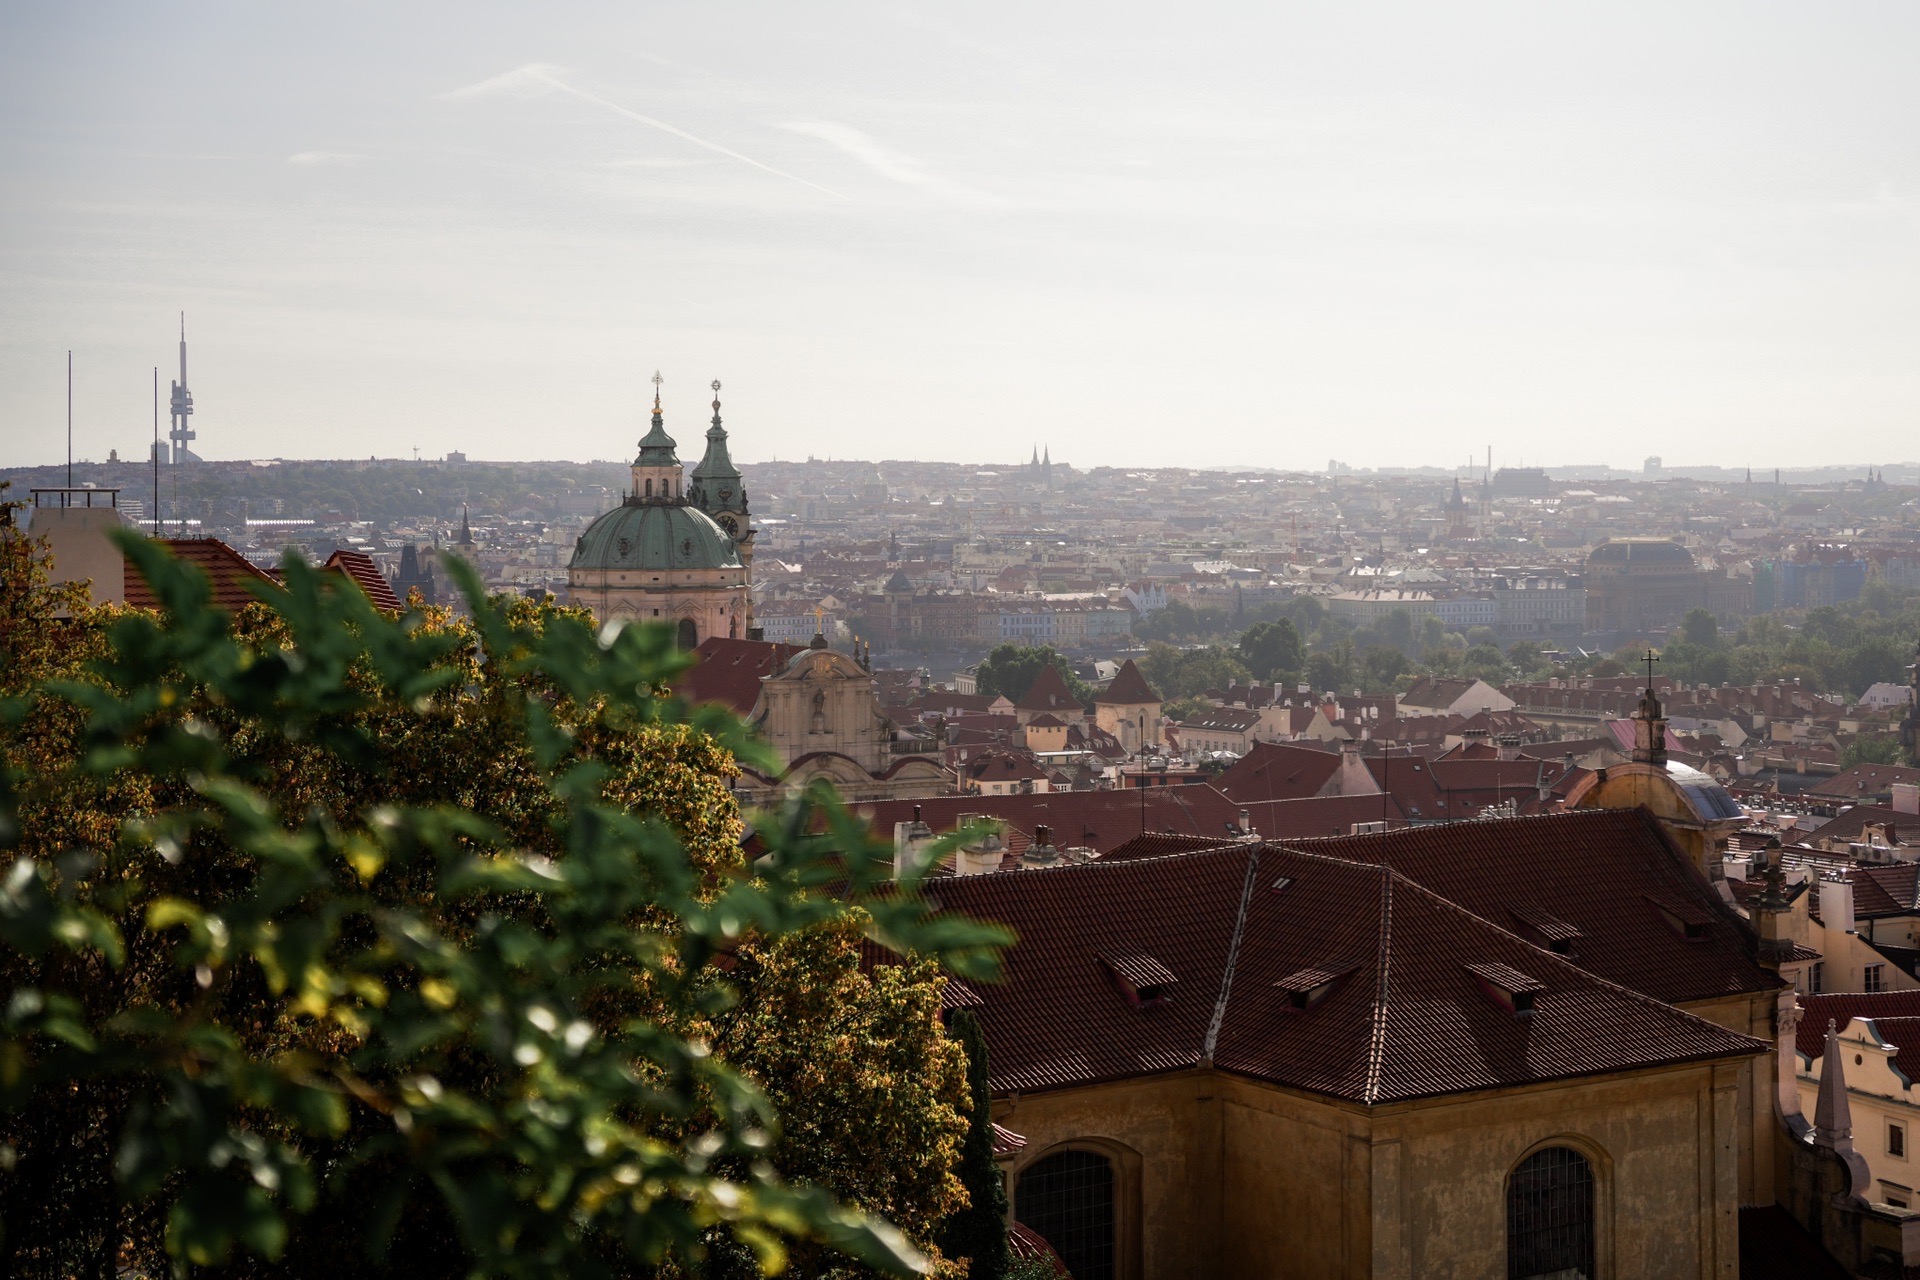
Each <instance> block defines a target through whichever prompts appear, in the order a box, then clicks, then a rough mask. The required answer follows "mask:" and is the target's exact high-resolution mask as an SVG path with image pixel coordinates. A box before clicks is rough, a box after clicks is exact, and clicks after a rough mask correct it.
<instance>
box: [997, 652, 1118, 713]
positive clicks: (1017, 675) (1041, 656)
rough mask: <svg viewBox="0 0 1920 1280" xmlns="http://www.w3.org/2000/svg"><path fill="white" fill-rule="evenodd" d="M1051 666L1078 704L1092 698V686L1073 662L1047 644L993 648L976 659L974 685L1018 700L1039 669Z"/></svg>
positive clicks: (1022, 696) (1085, 702)
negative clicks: (976, 669) (979, 660)
mask: <svg viewBox="0 0 1920 1280" xmlns="http://www.w3.org/2000/svg"><path fill="white" fill-rule="evenodd" d="M1044 667H1053V668H1055V669H1057V670H1058V671H1059V672H1060V674H1061V676H1062V677H1064V678H1065V679H1066V682H1067V688H1068V689H1070V690H1072V691H1073V696H1074V697H1076V698H1078V699H1079V700H1080V703H1081V705H1082V706H1085V705H1087V704H1088V703H1091V702H1092V701H1093V687H1092V686H1091V685H1089V684H1088V683H1087V682H1086V681H1084V680H1082V679H1081V678H1080V677H1079V676H1077V675H1075V674H1074V672H1073V664H1072V663H1070V662H1068V661H1067V659H1066V656H1065V655H1064V654H1061V653H1058V652H1056V651H1055V650H1054V647H1053V646H1052V645H1050V644H1045V645H1026V644H1012V643H1008V644H1003V645H998V646H996V647H995V648H994V650H993V652H991V653H989V654H988V655H987V656H986V658H985V659H984V660H983V661H982V662H981V663H980V669H979V672H978V674H977V675H976V676H975V685H974V687H975V688H976V689H978V690H979V691H980V692H981V693H982V694H984V695H986V696H987V697H995V696H1002V697H1006V698H1009V699H1011V700H1012V701H1014V702H1018V701H1020V699H1021V698H1024V697H1025V696H1026V694H1027V690H1029V689H1031V688H1032V687H1033V682H1034V681H1035V680H1038V679H1039V678H1040V672H1041V669H1042V668H1044Z"/></svg>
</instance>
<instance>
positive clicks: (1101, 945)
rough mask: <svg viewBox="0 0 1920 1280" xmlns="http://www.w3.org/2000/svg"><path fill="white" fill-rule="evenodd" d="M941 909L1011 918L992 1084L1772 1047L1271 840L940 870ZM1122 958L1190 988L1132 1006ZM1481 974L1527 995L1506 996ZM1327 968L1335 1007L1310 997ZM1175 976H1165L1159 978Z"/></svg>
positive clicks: (992, 1005)
mask: <svg viewBox="0 0 1920 1280" xmlns="http://www.w3.org/2000/svg"><path fill="white" fill-rule="evenodd" d="M935 893H936V895H937V897H938V899H939V902H940V905H941V908H942V909H943V910H949V911H960V912H965V913H966V914H968V915H971V916H973V917H975V918H978V919H983V920H995V921H999V922H1001V923H1003V924H1007V925H1010V926H1011V927H1012V928H1013V930H1014V931H1015V933H1016V934H1017V936H1018V937H1019V939H1020V941H1019V943H1018V944H1017V945H1016V946H1015V947H1014V948H1013V950H1012V951H1011V952H1010V953H1009V955H1008V957H1007V965H1006V974H1007V979H1006V981H1005V982H1004V983H1002V984H1000V985H998V986H992V987H987V988H984V989H982V990H981V992H980V994H981V996H982V998H983V1000H984V1001H985V1003H984V1004H983V1005H982V1006H981V1007H980V1008H979V1009H978V1010H977V1014H978V1016H979V1018H980V1021H981V1025H982V1027H983V1028H984V1029H985V1030H986V1034H987V1040H988V1044H989V1046H990V1048H991V1062H992V1078H993V1087H994V1088H995V1089H996V1090H1020V1091H1039V1090H1046V1089H1052V1088H1064V1087H1071V1086H1074V1085H1080V1084H1087V1083H1093V1082H1096V1081H1101V1080H1112V1079H1120V1078H1127V1077H1133V1076H1139V1075H1147V1074H1153V1073H1156V1072H1162V1071H1175V1070H1182V1069H1187V1068H1192V1067H1198V1066H1205V1065H1209V1064H1211V1065H1213V1066H1215V1067H1216V1068H1218V1069H1221V1070H1226V1071H1232V1072H1236V1073H1239V1074H1243V1075H1247V1076H1251V1077H1254V1078H1257V1079H1261V1080H1266V1081H1270V1082H1272V1083H1275V1084H1280V1085H1284V1086H1287V1087H1291V1088H1298V1089H1303V1090H1308V1091H1311V1092H1315V1093H1320V1094H1325V1095H1330V1096H1334V1097H1338V1098H1343V1099H1347V1100H1350V1101H1354V1102H1359V1103H1364V1104H1374V1103H1384V1102H1392V1101H1399V1100H1405V1099H1412V1098H1422V1097H1432V1096H1438V1095H1444V1094H1451V1093H1460V1092H1466V1091H1471V1090H1477V1089H1485V1088H1493V1087H1499V1086H1505V1085H1515V1084H1524V1083H1529V1082H1533V1081H1541V1080H1552V1079H1560V1078H1566V1077H1571V1076H1579V1075H1586V1074H1592V1073H1597V1072H1609V1071H1622V1070H1633V1069H1636V1068H1644V1067H1653V1066H1660V1065H1665V1064H1671V1063H1677V1062H1685V1061H1695V1060H1702V1059H1709V1058H1723V1057H1746V1056H1750V1055H1754V1054H1757V1053H1761V1052H1764V1051H1766V1049H1767V1047H1768V1046H1767V1045H1766V1043H1765V1042H1764V1041H1760V1040H1754V1039H1751V1038H1749V1037H1746V1036H1741V1035H1737V1034H1735V1033H1733V1032H1730V1031H1727V1030H1724V1029H1722V1028H1720V1027H1717V1026H1714V1025H1713V1024H1711V1023H1709V1022H1706V1021H1704V1020H1703V1019H1699V1018H1695V1017H1692V1016H1691V1015H1689V1014H1686V1013H1682V1012H1680V1011H1679V1010H1676V1009H1672V1008H1670V1007H1668V1006H1666V1005H1664V1004H1661V1003H1660V1002H1659V1001H1657V1000H1654V999H1651V998H1648V997H1646V996H1644V995H1641V994H1638V993H1636V992H1633V991H1629V990H1627V989H1625V988H1622V987H1618V986H1615V985H1613V984H1611V983H1608V982H1605V981H1603V980H1601V979H1599V978H1596V977H1594V976H1593V975H1592V974H1590V973H1588V972H1586V971H1585V970H1583V969H1580V968H1578V967H1576V966H1575V965H1574V964H1572V963H1569V962H1568V961H1567V960H1565V959H1562V958H1561V957H1559V956H1555V955H1553V954H1551V953H1549V952H1546V951H1543V950H1540V949H1538V948H1535V947H1533V946H1531V945H1529V944H1528V943H1526V942H1524V941H1522V940H1521V939H1519V938H1518V937H1515V936H1514V935H1513V934H1511V933H1508V932H1506V931H1504V930H1502V929H1500V928H1497V927H1495V926H1494V925H1492V924H1490V923H1488V922H1487V921H1485V920H1483V919H1480V918H1478V917H1476V916H1474V915H1472V914H1470V913H1468V912H1467V911H1465V910H1464V909H1462V908H1460V907H1458V906H1456V905H1454V904H1452V903H1450V902H1447V901H1445V900H1444V899H1442V898H1440V897H1439V896H1437V895H1436V894H1434V893H1432V892H1430V891H1428V890H1426V889H1424V888H1422V887H1421V886H1419V885H1417V884H1415V883H1413V882H1412V881H1411V880H1408V879H1407V878H1406V877H1404V876H1401V875H1399V874H1397V873H1395V872H1393V871H1392V870H1390V869H1388V868H1386V867H1383V866H1369V865H1364V864H1361V863H1357V862H1353V861H1349V860H1346V859H1343V858H1333V857H1325V856H1321V855H1318V854H1309V853H1300V852H1295V851H1292V850H1287V849H1281V848H1277V847H1273V846H1258V845H1236V846H1234V847H1232V848H1228V849H1221V850H1216V851H1212V852H1204V853H1195V854H1189V855H1187V856H1185V857H1177V858H1147V859H1138V860H1132V861H1120V862H1108V861H1106V860H1100V861H1096V862H1092V863H1087V864H1084V865H1080V866H1069V867H1062V868H1056V869H1053V870H1048V871H1041V872H1031V871H1021V872H1008V873H1001V874H997V875H985V876H973V877H965V878H960V879H954V880H945V881H942V882H940V884H939V886H938V888H937V889H936V890H935ZM1116 954H1126V955H1139V956H1150V957H1152V958H1153V961H1154V962H1155V965H1156V966H1158V969H1159V970H1164V971H1165V972H1166V973H1167V974H1170V975H1171V976H1172V977H1173V978H1174V979H1175V980H1176V982H1175V985H1174V986H1173V987H1172V994H1171V995H1169V996H1167V997H1166V998H1164V999H1160V1000H1155V1001H1149V1002H1145V1003H1136V1002H1134V1001H1131V1000H1129V999H1128V998H1127V996H1126V994H1125V993H1124V992H1123V991H1122V990H1121V989H1120V988H1119V987H1118V985H1117V984H1116V983H1115V982H1114V981H1113V980H1112V978H1111V977H1110V974H1109V965H1110V962H1109V961H1108V960H1107V959H1105V958H1104V957H1111V956H1113V955H1116ZM1469 965H1479V966H1483V968H1484V967H1486V966H1496V965H1497V966H1503V967H1502V968H1500V969H1486V970H1485V971H1487V972H1494V973H1497V974H1501V975H1503V976H1504V975H1506V974H1508V972H1509V971H1511V975H1512V976H1511V977H1510V978H1509V979H1508V980H1509V981H1512V982H1517V983H1520V984H1523V985H1524V987H1525V989H1526V990H1527V991H1529V992H1532V993H1533V994H1532V1005H1533V1011H1532V1012H1531V1014H1526V1015H1516V1014H1515V1013H1514V1012H1512V1011H1511V1010H1510V1009H1508V1008H1506V1007H1503V1006H1502V1005H1501V1004H1499V1003H1498V1002H1497V1001H1496V1000H1495V999H1493V998H1491V997H1490V996H1489V995H1488V993H1487V991H1486V989H1485V986H1484V980H1483V979H1482V978H1481V977H1480V976H1479V975H1477V974H1476V973H1474V972H1473V971H1471V970H1469V968H1468V966H1469ZM1306 969H1317V970H1320V971H1322V975H1323V976H1325V977H1329V978H1331V979H1332V986H1331V989H1330V991H1329V993H1328V994H1327V995H1326V996H1325V998H1324V999H1320V1000H1318V1001H1315V1002H1311V1003H1307V1004H1306V1005H1305V1007H1296V1004H1297V1002H1296V999H1295V994H1294V993H1293V992H1292V991H1290V990H1288V989H1287V988H1286V987H1285V985H1284V984H1285V983H1286V982H1287V981H1288V980H1289V978H1290V977H1293V976H1297V975H1298V974H1300V973H1301V971H1303V970H1306ZM1162 981H1163V982H1164V979H1163V980H1162Z"/></svg>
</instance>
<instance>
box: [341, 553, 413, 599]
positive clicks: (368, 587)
mask: <svg viewBox="0 0 1920 1280" xmlns="http://www.w3.org/2000/svg"><path fill="white" fill-rule="evenodd" d="M321 567H322V568H323V569H330V570H332V571H333V572H335V573H338V574H340V575H342V576H343V577H345V578H346V579H347V581H349V582H351V583H353V585H354V586H356V587H359V588H360V589H361V590H362V591H364V592H366V593H367V599H369V600H371V601H372V602H373V607H374V608H376V609H379V610H382V611H383V612H386V613H401V612H403V611H404V610H405V609H406V605H405V604H404V603H402V601H401V599H400V597H399V596H397V595H395V594H394V591H393V584H392V583H391V582H388V581H387V578H386V575H385V574H383V573H381V572H380V566H379V565H377V564H375V563H374V562H373V557H372V556H370V555H368V554H367V553H366V552H364V551H349V550H346V549H344V548H342V549H340V550H337V551H335V552H334V553H333V554H332V555H330V556H328V557H327V562H326V564H324V565H322V566H321Z"/></svg>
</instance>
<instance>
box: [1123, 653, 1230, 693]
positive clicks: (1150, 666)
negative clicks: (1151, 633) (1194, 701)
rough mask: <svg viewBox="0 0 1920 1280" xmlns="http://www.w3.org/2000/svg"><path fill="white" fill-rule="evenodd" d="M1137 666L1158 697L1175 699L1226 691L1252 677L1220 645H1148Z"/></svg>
mask: <svg viewBox="0 0 1920 1280" xmlns="http://www.w3.org/2000/svg"><path fill="white" fill-rule="evenodd" d="M1139 666H1140V674H1141V675H1144V676H1145V677H1146V678H1147V683H1149V684H1151V685H1152V686H1153V687H1154V688H1155V689H1156V690H1158V691H1159V693H1160V696H1161V697H1163V698H1170V699H1175V700H1177V699H1180V698H1192V697H1198V696H1199V695H1201V694H1203V693H1205V692H1206V691H1207V690H1209V689H1225V688H1226V687H1227V686H1228V685H1231V684H1236V683H1240V682H1243V681H1246V680H1248V679H1250V678H1251V676H1250V674H1249V672H1248V671H1247V668H1246V667H1245V666H1244V665H1243V664H1242V663H1241V661H1240V659H1239V656H1238V655H1237V654H1236V653H1235V652H1234V651H1233V650H1231V649H1227V648H1225V647H1223V646H1221V645H1209V646H1208V647H1207V648H1205V649H1176V648H1174V647H1173V646H1172V645H1170V644H1150V645H1148V646H1147V653H1146V656H1145V657H1143V658H1141V659H1140V662H1139Z"/></svg>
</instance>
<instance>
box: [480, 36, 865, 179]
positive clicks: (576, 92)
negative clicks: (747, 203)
mask: <svg viewBox="0 0 1920 1280" xmlns="http://www.w3.org/2000/svg"><path fill="white" fill-rule="evenodd" d="M529 80H537V81H539V82H540V83H541V84H544V85H547V86H548V87H550V88H554V89H558V90H560V91H561V92H562V93H570V94H572V95H573V96H574V97H576V98H579V99H581V100H582V101H585V102H591V103H593V104H594V105H595V106H597V107H605V108H606V109H607V110H609V111H612V112H614V113H616V114H618V115H623V116H625V117H626V118H627V119H629V120H636V121H638V122H639V123H641V124H644V125H648V126H650V127H652V128H655V129H658V130H660V132H662V133H670V134H672V135H673V136H674V137H676V138H679V139H681V140H682V141H683V142H691V143H692V144H693V145H694V146H696V147H705V148H706V149H707V150H709V151H715V152H718V153H719V154H721V155H723V156H725V157H727V158H728V159H729V160H738V161H739V162H740V163H741V164H747V165H752V166H753V167H754V168H756V169H759V170H761V171H762V172H764V173H770V174H772V175H773V176H774V177H776V178H785V179H786V180H787V181H788V182H797V183H799V184H800V185H801V186H803V187H811V188H813V189H814V190H815V191H818V192H820V193H822V194H823V195H829V196H832V197H833V198H834V199H836V200H847V199H850V198H851V197H848V196H844V195H841V194H840V193H839V192H838V191H835V190H834V189H833V188H831V187H823V186H821V185H820V184H819V183H817V182H809V181H807V180H806V179H805V178H801V177H796V176H795V175H793V174H791V173H786V172H783V171H782V170H779V169H776V168H774V167H773V166H772V165H770V164H761V163H760V162H759V161H758V160H755V159H754V158H753V157H752V156H743V155H741V154H740V153H739V152H738V151H733V150H730V149H728V148H726V147H723V146H721V145H720V144H719V143H717V142H708V141H707V140H706V139H705V138H696V137H694V136H693V135H692V134H690V133H688V132H687V131H686V130H685V129H676V128H674V127H673V126H672V125H670V124H668V123H667V122H666V121H664V120H656V119H654V118H653V117H652V116H644V115H641V114H640V113H639V112H638V111H633V110H630V109H628V108H626V107H623V106H621V105H620V104H619V103H617V102H611V101H609V100H608V99H606V98H603V97H601V96H600V95H599V94H597V93H589V92H587V91H586V90H585V89H580V88H576V87H574V86H573V85H570V84H568V83H567V82H566V81H565V80H562V79H560V77H558V76H556V75H554V74H553V73H552V72H550V71H548V70H547V69H546V67H545V66H544V65H542V64H540V63H537V62H536V63H533V64H531V65H528V66H525V67H521V68H519V69H518V70H515V71H509V72H507V73H506V74H505V75H501V76H495V77H494V78H493V79H491V80H486V81H483V82H481V83H480V84H477V85H473V86H471V87H469V88H467V89H456V90H454V91H453V92H452V93H450V94H447V95H445V96H447V97H450V98H451V97H464V96H466V95H467V94H469V93H473V92H484V91H485V90H488V89H493V88H507V87H509V86H510V85H511V84H512V83H515V82H518V83H520V84H525V83H526V82H527V81H529Z"/></svg>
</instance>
